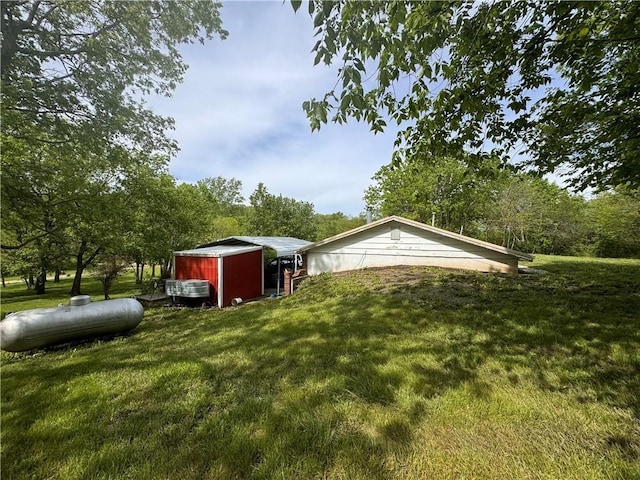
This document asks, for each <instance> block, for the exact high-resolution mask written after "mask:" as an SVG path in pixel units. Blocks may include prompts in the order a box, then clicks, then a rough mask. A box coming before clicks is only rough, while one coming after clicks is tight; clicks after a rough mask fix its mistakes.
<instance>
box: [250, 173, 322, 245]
mask: <svg viewBox="0 0 640 480" xmlns="http://www.w3.org/2000/svg"><path fill="white" fill-rule="evenodd" d="M249 202H250V204H251V209H250V211H249V212H248V217H249V218H248V222H247V223H248V225H247V228H248V230H249V232H248V233H249V235H266V236H280V237H296V238H302V239H313V238H315V236H316V224H315V213H314V211H313V205H312V204H311V203H308V202H300V201H297V200H294V199H293V198H288V197H283V196H282V195H278V196H275V195H272V194H270V193H269V192H268V191H267V187H265V186H264V184H263V183H259V184H258V186H257V188H256V189H255V191H254V192H253V193H252V194H251V196H250V197H249Z"/></svg>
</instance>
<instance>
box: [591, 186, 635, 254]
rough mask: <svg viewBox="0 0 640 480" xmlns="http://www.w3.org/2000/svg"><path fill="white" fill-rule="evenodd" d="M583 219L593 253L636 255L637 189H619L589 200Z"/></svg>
mask: <svg viewBox="0 0 640 480" xmlns="http://www.w3.org/2000/svg"><path fill="white" fill-rule="evenodd" d="M586 218H587V222H588V227H589V236H590V240H591V244H592V248H593V253H594V254H596V255H598V256H601V257H635V258H638V257H640V191H639V190H625V189H619V190H618V191H615V192H607V193H604V194H601V195H599V196H597V197H595V198H593V199H592V200H590V201H589V203H588V206H587V215H586Z"/></svg>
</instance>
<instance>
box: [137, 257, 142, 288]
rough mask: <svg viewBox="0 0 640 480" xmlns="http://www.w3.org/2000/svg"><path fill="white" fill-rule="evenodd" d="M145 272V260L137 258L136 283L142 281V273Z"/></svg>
mask: <svg viewBox="0 0 640 480" xmlns="http://www.w3.org/2000/svg"><path fill="white" fill-rule="evenodd" d="M143 273H144V262H141V261H140V260H136V284H138V285H140V284H141V283H142V274H143Z"/></svg>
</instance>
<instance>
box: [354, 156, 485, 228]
mask: <svg viewBox="0 0 640 480" xmlns="http://www.w3.org/2000/svg"><path fill="white" fill-rule="evenodd" d="M373 180H374V184H373V185H372V186H370V187H369V188H368V189H367V190H366V192H365V201H366V202H367V204H368V205H371V206H372V207H373V208H374V211H376V212H377V213H378V214H379V215H381V216H385V217H386V216H389V215H400V216H404V217H407V218H410V219H412V220H417V221H420V222H424V223H431V222H432V220H435V224H436V226H437V227H440V228H444V229H446V230H452V231H460V230H461V229H462V228H469V226H470V223H471V222H473V221H474V220H475V219H477V218H478V217H479V216H480V215H481V212H482V211H483V209H484V208H486V203H487V202H488V200H489V198H488V193H489V191H488V189H487V183H488V181H489V180H488V177H486V178H485V177H483V176H482V175H480V174H479V173H478V172H474V171H472V170H471V169H469V168H468V167H467V165H466V164H465V162H463V161H461V160H455V159H439V160H432V161H430V162H425V161H424V160H422V158H413V159H406V160H404V161H402V162H399V163H393V162H392V163H390V164H389V165H384V166H383V167H382V168H380V170H378V171H377V172H376V174H375V175H374V177H373Z"/></svg>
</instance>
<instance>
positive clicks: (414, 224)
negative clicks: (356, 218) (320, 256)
mask: <svg viewBox="0 0 640 480" xmlns="http://www.w3.org/2000/svg"><path fill="white" fill-rule="evenodd" d="M391 222H397V223H401V224H404V225H408V226H411V227H414V228H417V229H419V230H423V231H425V232H430V233H435V234H436V235H441V236H443V237H448V238H452V239H454V240H458V241H460V242H464V243H468V244H471V245H475V246H478V247H482V248H486V249H487V250H493V251H495V252H500V253H504V254H507V255H513V256H515V257H517V258H519V259H521V260H527V261H532V260H533V255H529V254H528V253H522V252H519V251H517V250H512V249H510V248H506V247H501V246H500V245H496V244H494V243H489V242H484V241H482V240H478V239H476V238H471V237H467V236H466V235H460V234H459V233H454V232H450V231H448V230H443V229H442V228H437V227H432V226H431V225H427V224H425V223H421V222H416V221H415V220H409V219H408V218H404V217H398V216H396V215H393V216H391V217H386V218H383V219H381V220H377V221H375V222H371V223H368V224H366V225H363V226H361V227H358V228H354V229H353V230H348V231H346V232H343V233H339V234H338V235H334V236H333V237H329V238H325V239H324V240H320V241H319V242H316V243H311V244H309V245H306V246H304V247H301V248H300V249H298V253H303V252H307V251H309V250H312V249H314V248H316V247H320V246H322V245H327V244H329V243H333V242H336V241H338V240H341V239H343V238H347V237H350V236H352V235H357V234H358V233H360V232H364V231H366V230H369V229H371V228H375V227H378V226H380V225H384V224H386V223H391Z"/></svg>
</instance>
